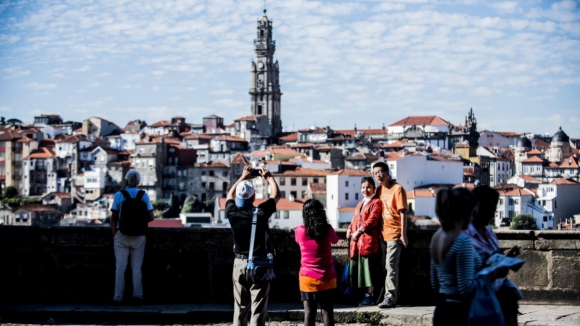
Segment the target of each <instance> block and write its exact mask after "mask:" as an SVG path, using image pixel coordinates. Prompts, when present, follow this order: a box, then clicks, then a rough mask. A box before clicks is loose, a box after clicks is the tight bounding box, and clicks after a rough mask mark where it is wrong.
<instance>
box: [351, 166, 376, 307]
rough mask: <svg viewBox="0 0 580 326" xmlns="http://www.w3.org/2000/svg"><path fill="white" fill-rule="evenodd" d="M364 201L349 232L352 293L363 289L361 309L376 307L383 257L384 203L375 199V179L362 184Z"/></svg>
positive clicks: (359, 205)
mask: <svg viewBox="0 0 580 326" xmlns="http://www.w3.org/2000/svg"><path fill="white" fill-rule="evenodd" d="M361 193H362V195H363V200H361V201H360V202H359V203H358V205H357V206H356V208H355V213H354V217H353V219H352V222H351V223H350V226H349V228H348V230H347V232H346V237H347V239H350V240H351V241H350V246H349V257H350V263H349V276H350V286H351V287H352V288H353V289H364V290H365V291H366V292H365V295H364V298H363V299H362V301H361V302H360V303H359V306H361V307H362V306H370V305H372V304H374V299H373V291H374V289H375V285H378V283H377V279H378V275H376V274H377V273H378V272H379V271H380V262H381V257H380V256H379V255H378V253H379V251H380V250H379V249H380V245H379V227H378V226H379V221H380V218H381V208H382V203H381V200H380V199H379V198H378V197H376V196H375V182H374V180H373V178H372V177H363V178H362V180H361Z"/></svg>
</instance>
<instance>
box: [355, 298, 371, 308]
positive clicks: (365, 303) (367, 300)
mask: <svg viewBox="0 0 580 326" xmlns="http://www.w3.org/2000/svg"><path fill="white" fill-rule="evenodd" d="M372 305H373V296H371V295H365V297H364V298H363V299H362V301H361V302H359V304H358V306H359V307H366V306H372Z"/></svg>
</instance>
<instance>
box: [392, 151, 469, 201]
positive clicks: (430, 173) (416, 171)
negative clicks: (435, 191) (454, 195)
mask: <svg viewBox="0 0 580 326" xmlns="http://www.w3.org/2000/svg"><path fill="white" fill-rule="evenodd" d="M386 163H387V164H388V165H389V168H390V170H391V176H392V178H393V179H396V180H397V183H399V184H400V185H401V186H403V188H405V190H406V191H411V190H413V189H415V188H417V187H421V186H424V185H431V184H452V185H455V184H458V183H461V182H463V163H462V162H461V161H459V160H453V159H448V158H445V157H442V156H434V155H423V154H420V153H414V154H411V155H401V154H399V153H395V152H393V153H389V155H388V157H387V158H386Z"/></svg>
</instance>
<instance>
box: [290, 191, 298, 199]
mask: <svg viewBox="0 0 580 326" xmlns="http://www.w3.org/2000/svg"><path fill="white" fill-rule="evenodd" d="M290 197H292V198H294V199H296V197H297V196H296V191H290Z"/></svg>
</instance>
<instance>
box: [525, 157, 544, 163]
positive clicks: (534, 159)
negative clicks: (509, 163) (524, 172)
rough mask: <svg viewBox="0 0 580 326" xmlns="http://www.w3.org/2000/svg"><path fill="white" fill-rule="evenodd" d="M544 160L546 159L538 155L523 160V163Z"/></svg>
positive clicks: (541, 161)
mask: <svg viewBox="0 0 580 326" xmlns="http://www.w3.org/2000/svg"><path fill="white" fill-rule="evenodd" d="M543 162H544V160H543V159H541V158H539V157H537V156H533V157H530V158H527V159H525V160H523V161H522V163H543Z"/></svg>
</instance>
